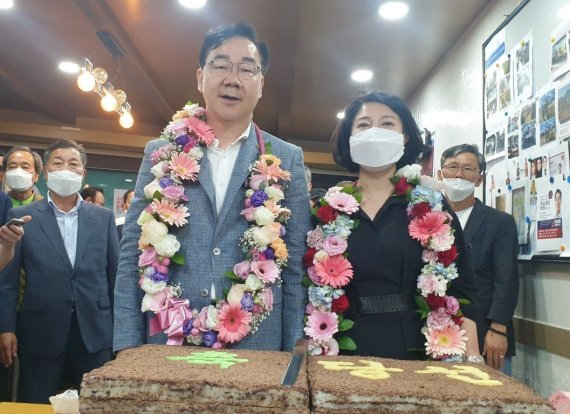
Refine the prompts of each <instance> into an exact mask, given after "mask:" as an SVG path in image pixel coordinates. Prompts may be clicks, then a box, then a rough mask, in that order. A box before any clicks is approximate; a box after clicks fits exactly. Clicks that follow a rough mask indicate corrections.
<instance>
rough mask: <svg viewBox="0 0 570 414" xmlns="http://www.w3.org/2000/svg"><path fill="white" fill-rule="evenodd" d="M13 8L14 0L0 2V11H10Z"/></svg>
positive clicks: (1, 0) (0, 0)
mask: <svg viewBox="0 0 570 414" xmlns="http://www.w3.org/2000/svg"><path fill="white" fill-rule="evenodd" d="M12 7H14V0H0V9H11V8H12Z"/></svg>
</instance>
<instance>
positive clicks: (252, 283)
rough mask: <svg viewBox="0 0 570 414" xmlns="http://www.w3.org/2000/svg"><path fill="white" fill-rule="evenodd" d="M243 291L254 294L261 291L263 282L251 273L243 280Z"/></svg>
mask: <svg viewBox="0 0 570 414" xmlns="http://www.w3.org/2000/svg"><path fill="white" fill-rule="evenodd" d="M245 289H246V290H247V291H248V292H256V291H258V290H260V289H263V281H262V280H261V279H260V278H258V277H257V276H256V275H254V274H253V273H252V274H250V275H249V276H248V277H247V279H245Z"/></svg>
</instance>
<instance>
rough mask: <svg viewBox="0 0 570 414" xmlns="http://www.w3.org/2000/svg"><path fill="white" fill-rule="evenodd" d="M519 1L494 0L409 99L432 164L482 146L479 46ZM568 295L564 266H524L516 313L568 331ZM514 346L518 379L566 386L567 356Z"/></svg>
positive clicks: (569, 384) (569, 272)
mask: <svg viewBox="0 0 570 414" xmlns="http://www.w3.org/2000/svg"><path fill="white" fill-rule="evenodd" d="M534 1H542V0H534ZM518 3H519V1H518V0H495V1H493V2H492V3H491V4H490V5H489V6H488V7H487V9H486V10H485V11H484V13H483V14H482V15H481V16H480V17H479V18H478V19H477V21H475V22H474V23H473V25H472V26H471V28H470V29H469V30H468V31H467V32H466V33H465V34H464V35H463V36H462V37H461V39H459V40H458V42H457V44H456V45H455V46H454V48H453V49H452V50H451V51H450V53H449V54H448V55H447V56H446V57H445V58H444V59H443V60H442V61H441V62H440V64H439V65H438V67H437V68H436V69H435V70H434V71H433V73H432V74H431V75H430V77H429V78H428V79H427V81H426V82H425V83H424V84H423V85H422V86H421V87H420V88H419V90H418V91H416V93H415V94H414V96H413V97H412V99H411V100H410V102H409V103H410V106H411V108H412V111H413V112H414V115H415V116H416V119H417V120H418V123H419V125H420V127H426V128H428V129H429V130H431V131H433V130H435V132H436V135H435V138H436V148H435V158H434V166H436V168H437V167H439V158H440V156H441V153H442V151H443V150H445V149H446V148H448V147H450V146H453V145H457V144H460V143H475V144H477V145H479V147H480V148H482V144H483V114H482V105H483V104H482V102H483V84H482V79H483V77H482V45H483V43H484V42H485V40H486V39H487V38H488V37H489V36H490V35H491V33H493V32H494V31H495V29H496V28H497V27H498V26H499V25H500V24H501V23H502V22H503V21H504V19H505V15H508V14H509V13H510V12H512V11H513V10H514V9H515V8H516V6H517V5H518ZM478 196H479V197H480V196H481V194H480V193H479V194H478ZM569 299H570V268H569V267H568V265H558V264H544V263H532V264H526V265H524V271H523V272H522V273H521V288H520V291H519V305H518V307H517V311H516V315H517V316H519V317H521V318H525V319H530V320H534V321H539V322H542V323H546V324H549V325H555V326H558V327H561V328H564V329H570V322H569V316H570V311H569V309H570V306H569V305H568V303H569ZM518 345H519V346H518V351H517V352H518V356H517V357H516V358H515V359H514V363H513V368H514V376H515V377H516V378H517V379H519V380H521V381H523V382H525V383H527V384H528V385H530V386H532V387H533V388H535V389H536V390H537V392H539V393H540V394H542V395H543V396H545V397H547V396H549V395H550V394H551V393H552V392H554V391H556V390H560V389H566V390H570V359H567V358H563V357H560V356H557V355H553V354H551V353H548V352H545V351H543V350H539V349H535V348H532V347H529V346H523V345H521V344H518ZM568 346H569V347H570V344H568Z"/></svg>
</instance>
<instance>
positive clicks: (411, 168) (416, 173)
mask: <svg viewBox="0 0 570 414" xmlns="http://www.w3.org/2000/svg"><path fill="white" fill-rule="evenodd" d="M421 171H422V166H421V165H418V164H412V165H406V166H405V167H402V168H400V169H399V170H398V172H396V175H397V176H398V177H405V178H407V179H408V181H417V180H418V179H419V178H420V174H421Z"/></svg>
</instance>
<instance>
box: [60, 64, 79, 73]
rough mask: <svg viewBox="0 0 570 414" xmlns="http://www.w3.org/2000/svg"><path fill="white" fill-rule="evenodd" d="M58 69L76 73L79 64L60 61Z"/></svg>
mask: <svg viewBox="0 0 570 414" xmlns="http://www.w3.org/2000/svg"><path fill="white" fill-rule="evenodd" d="M58 67H59V70H61V71H63V72H65V73H78V72H79V65H78V64H77V63H73V62H60V64H59V65H58Z"/></svg>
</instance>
